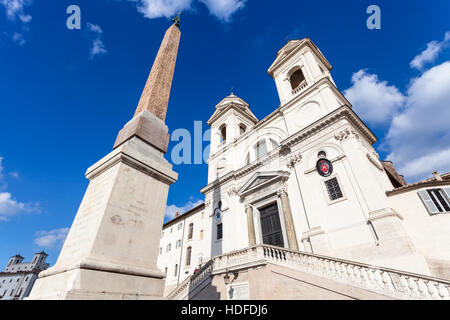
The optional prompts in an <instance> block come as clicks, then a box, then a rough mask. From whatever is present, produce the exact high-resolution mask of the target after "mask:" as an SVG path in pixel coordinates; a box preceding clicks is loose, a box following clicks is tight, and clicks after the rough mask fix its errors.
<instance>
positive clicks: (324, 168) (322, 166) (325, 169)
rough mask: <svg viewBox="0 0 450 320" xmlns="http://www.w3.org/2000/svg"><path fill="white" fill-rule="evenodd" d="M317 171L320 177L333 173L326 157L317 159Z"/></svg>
mask: <svg viewBox="0 0 450 320" xmlns="http://www.w3.org/2000/svg"><path fill="white" fill-rule="evenodd" d="M317 172H318V173H319V174H320V175H321V176H322V177H329V176H331V175H332V174H333V165H332V164H331V162H330V161H328V160H327V159H320V160H319V161H317Z"/></svg>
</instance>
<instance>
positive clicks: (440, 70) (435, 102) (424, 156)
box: [386, 61, 450, 179]
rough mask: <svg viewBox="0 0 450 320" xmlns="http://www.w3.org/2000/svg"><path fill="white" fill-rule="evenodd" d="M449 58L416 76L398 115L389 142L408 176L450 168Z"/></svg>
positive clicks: (394, 159) (393, 154) (403, 171)
mask: <svg viewBox="0 0 450 320" xmlns="http://www.w3.org/2000/svg"><path fill="white" fill-rule="evenodd" d="M449 101H450V61H446V62H444V63H442V64H440V65H437V66H435V67H433V68H431V69H430V70H428V71H426V72H425V73H423V74H422V75H421V76H420V77H418V78H416V79H413V80H412V82H411V85H410V86H409V89H408V92H407V99H406V104H405V108H404V109H403V111H402V112H401V113H399V114H397V115H396V116H395V117H394V118H393V120H392V123H391V126H390V129H389V132H388V133H387V135H386V144H387V145H388V146H389V149H390V150H391V153H390V154H389V155H388V159H390V160H392V161H394V162H395V163H396V165H397V167H398V168H399V171H400V172H401V173H403V174H405V175H406V176H407V177H408V178H409V179H423V178H426V177H429V176H430V175H431V172H432V171H434V170H438V171H440V172H448V171H450V125H449V119H450V107H449Z"/></svg>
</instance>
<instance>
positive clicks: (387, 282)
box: [382, 272, 395, 293]
mask: <svg viewBox="0 0 450 320" xmlns="http://www.w3.org/2000/svg"><path fill="white" fill-rule="evenodd" d="M382 278H383V289H384V290H385V291H386V292H388V293H392V292H394V291H395V288H394V285H393V284H392V279H391V277H390V275H389V273H387V272H383V273H382Z"/></svg>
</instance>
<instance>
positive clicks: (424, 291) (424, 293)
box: [417, 279, 430, 299]
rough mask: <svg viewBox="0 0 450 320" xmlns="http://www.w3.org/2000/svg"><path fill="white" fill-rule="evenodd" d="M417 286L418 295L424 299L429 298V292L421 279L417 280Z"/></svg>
mask: <svg viewBox="0 0 450 320" xmlns="http://www.w3.org/2000/svg"><path fill="white" fill-rule="evenodd" d="M417 286H418V287H419V292H420V296H421V297H422V298H424V299H429V298H430V293H429V292H428V287H427V285H426V284H425V282H424V281H423V280H422V279H419V280H418V281H417Z"/></svg>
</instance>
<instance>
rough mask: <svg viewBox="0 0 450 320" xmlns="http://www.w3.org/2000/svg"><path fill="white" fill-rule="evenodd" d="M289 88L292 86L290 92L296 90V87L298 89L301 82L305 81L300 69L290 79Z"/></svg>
mask: <svg viewBox="0 0 450 320" xmlns="http://www.w3.org/2000/svg"><path fill="white" fill-rule="evenodd" d="M290 80H291V86H292V90H295V89H297V87H299V86H300V85H301V84H302V83H303V82H305V81H306V79H305V76H304V75H303V72H302V70H301V69H298V70H297V71H295V72H294V73H293V74H292V75H291V77H290Z"/></svg>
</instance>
